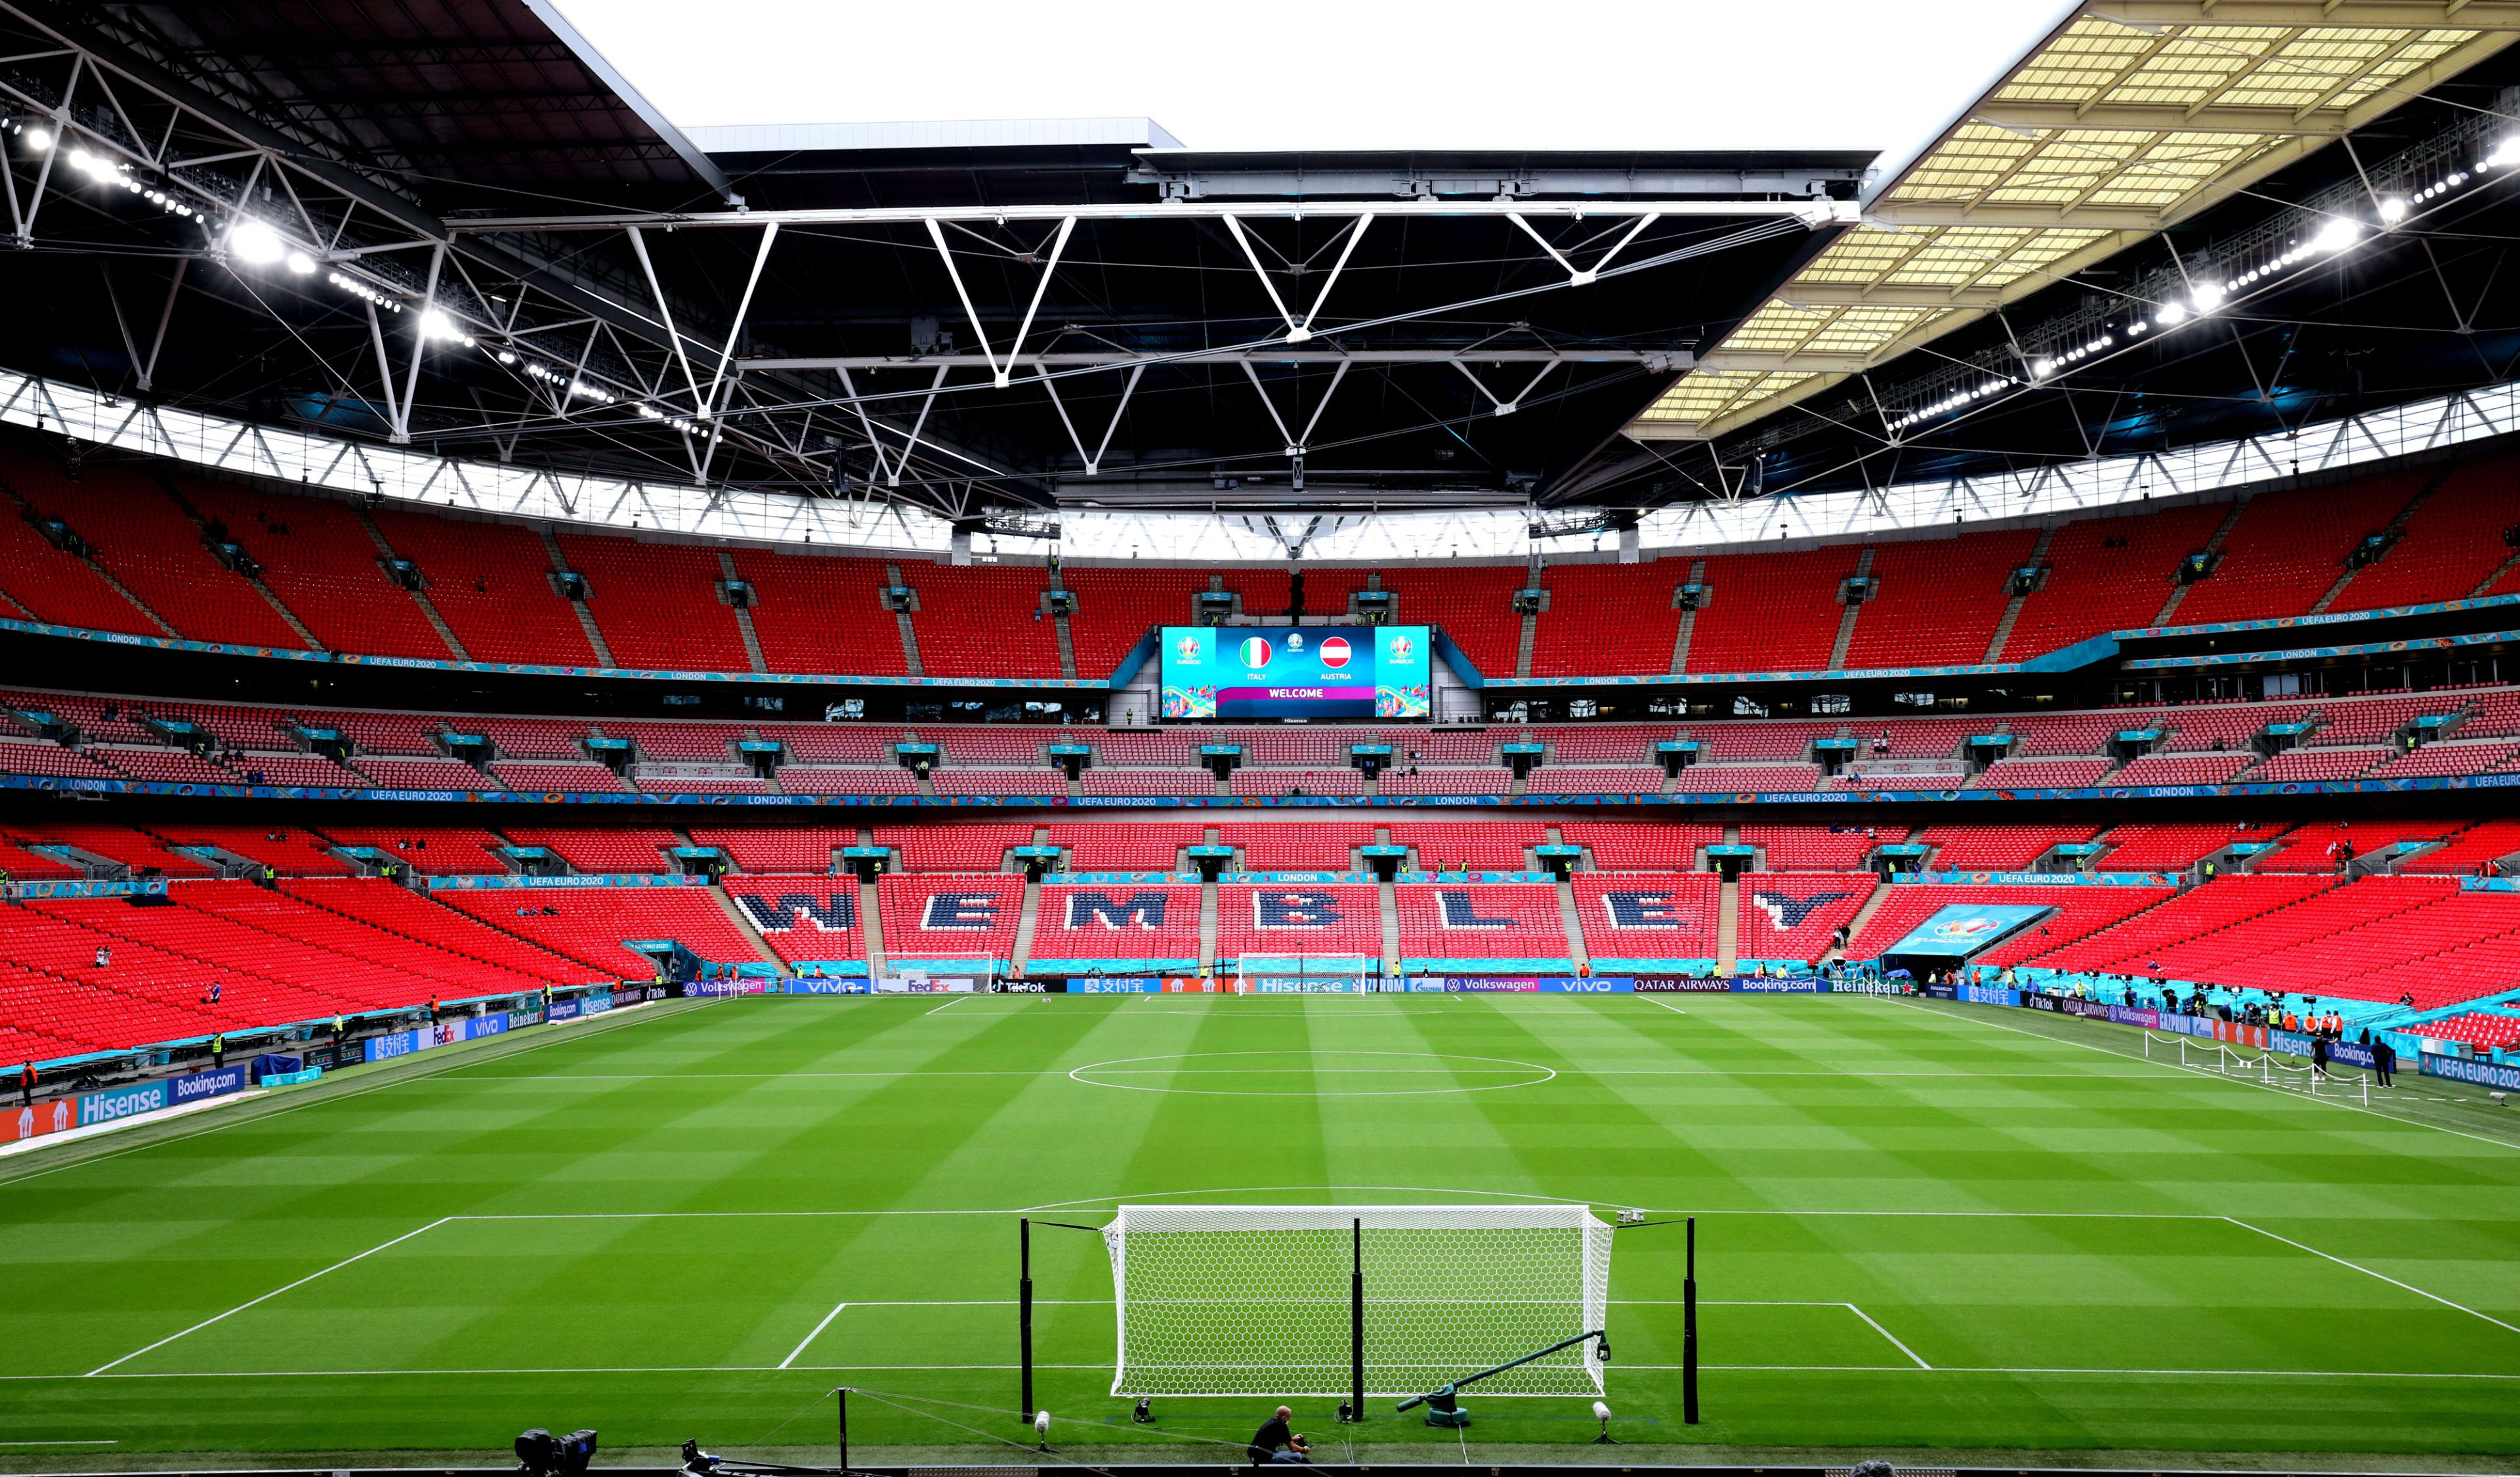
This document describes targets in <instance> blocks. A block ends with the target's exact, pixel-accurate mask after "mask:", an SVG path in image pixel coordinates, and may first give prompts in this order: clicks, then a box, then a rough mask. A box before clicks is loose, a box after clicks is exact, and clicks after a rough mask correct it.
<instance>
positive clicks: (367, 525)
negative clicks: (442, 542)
mask: <svg viewBox="0 0 2520 1477" xmlns="http://www.w3.org/2000/svg"><path fill="white" fill-rule="evenodd" d="M349 508H350V516H351V517H352V518H353V519H355V520H357V521H358V525H359V531H361V532H363V533H365V534H367V535H368V542H370V543H371V544H374V545H375V546H376V550H377V557H378V558H380V559H400V558H401V557H402V556H401V555H400V554H397V553H395V552H394V546H393V543H392V542H391V541H390V540H389V539H387V538H386V537H385V531H384V530H382V529H381V528H379V527H377V521H376V519H374V518H372V517H370V516H369V514H368V510H367V509H365V508H363V507H361V506H359V505H358V504H357V503H355V502H353V503H351V504H350V505H349ZM407 593H409V594H410V596H411V603H412V604H414V605H416V606H419V607H420V613H421V614H422V615H424V616H426V617H427V618H428V623H429V624H430V625H433V626H435V627H436V628H437V639H439V640H440V641H443V642H445V643H446V650H447V653H448V654H449V655H450V656H452V657H454V658H455V660H456V661H458V662H470V661H472V653H471V652H469V651H466V650H465V649H464V643H463V642H461V641H459V640H457V639H456V638H455V627H453V626H451V625H449V624H447V623H446V618H445V617H444V616H442V615H440V614H438V610H437V602H436V601H434V600H431V599H429V598H428V592H427V590H411V591H408V592H407Z"/></svg>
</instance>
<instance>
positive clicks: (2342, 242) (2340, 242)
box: [2310, 219, 2363, 254]
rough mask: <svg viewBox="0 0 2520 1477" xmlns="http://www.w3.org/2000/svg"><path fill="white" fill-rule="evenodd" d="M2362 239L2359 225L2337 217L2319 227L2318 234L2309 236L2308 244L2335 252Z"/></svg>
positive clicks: (2331, 252) (2328, 251)
mask: <svg viewBox="0 0 2520 1477" xmlns="http://www.w3.org/2000/svg"><path fill="white" fill-rule="evenodd" d="M2362 239H2363V228H2362V227H2361V226H2358V225H2356V224H2355V223H2354V222H2352V221H2350V220H2344V219H2337V220H2331V221H2329V222H2328V223H2327V224H2325V225H2323V226H2321V227H2319V228H2318V235H2316V236H2313V237H2312V238H2310V244H2311V245H2312V246H2313V247H2315V248H2317V249H2318V250H2319V251H2322V252H2326V253H2329V254H2335V253H2337V252H2342V251H2344V250H2345V249H2346V248H2348V247H2351V246H2352V245H2354V243H2356V242H2358V241H2361V240H2362Z"/></svg>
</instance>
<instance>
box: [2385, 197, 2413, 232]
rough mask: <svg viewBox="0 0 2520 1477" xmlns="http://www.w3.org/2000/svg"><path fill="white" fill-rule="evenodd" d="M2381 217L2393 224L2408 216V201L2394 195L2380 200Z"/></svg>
mask: <svg viewBox="0 0 2520 1477" xmlns="http://www.w3.org/2000/svg"><path fill="white" fill-rule="evenodd" d="M2380 218H2381V219H2382V220H2384V221H2386V222H2388V223H2389V224H2391V225H2396V224H2397V223H2398V222H2399V221H2402V220H2404V219H2406V218H2407V203H2406V202H2405V201H2403V200H2400V199H2399V198H2398V197H2397V196H2395V195H2392V196H2390V197H2389V198H2388V199H2386V200H2384V201H2382V202H2380Z"/></svg>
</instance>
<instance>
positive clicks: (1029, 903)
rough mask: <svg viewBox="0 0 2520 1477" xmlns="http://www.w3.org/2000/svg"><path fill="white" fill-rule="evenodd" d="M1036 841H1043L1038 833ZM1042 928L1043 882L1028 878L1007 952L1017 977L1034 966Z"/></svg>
mask: <svg viewBox="0 0 2520 1477" xmlns="http://www.w3.org/2000/svg"><path fill="white" fill-rule="evenodd" d="M1034 839H1035V840H1036V841H1039V840H1040V839H1041V838H1040V834H1039V833H1036V834H1035V837H1034ZM1040 927H1041V882H1040V880H1039V879H1038V878H1033V877H1026V878H1025V879H1024V890H1023V908H1022V910H1021V911H1020V912H1018V913H1016V914H1015V944H1014V947H1013V948H1012V949H1009V950H1008V951H1007V957H1008V958H1009V959H1010V960H1011V961H1012V964H1013V967H1014V972H1015V973H1016V974H1017V975H1021V974H1022V973H1023V972H1024V971H1025V970H1026V969H1028V968H1030V967H1031V965H1032V941H1033V937H1034V933H1035V931H1036V930H1038V929H1039V928H1040Z"/></svg>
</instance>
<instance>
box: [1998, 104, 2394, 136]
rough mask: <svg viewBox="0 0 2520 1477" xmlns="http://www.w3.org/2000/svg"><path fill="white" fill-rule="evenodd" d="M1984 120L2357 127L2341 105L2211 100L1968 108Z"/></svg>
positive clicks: (2026, 125)
mask: <svg viewBox="0 0 2520 1477" xmlns="http://www.w3.org/2000/svg"><path fill="white" fill-rule="evenodd" d="M1969 116H1970V117H1973V118H1975V119H1977V120H1978V121H1979V122H1981V123H1987V124H1990V125H1992V126H1994V127H1997V128H2008V129H2013V130H2015V131H2019V130H2024V129H2032V128H2040V129H2047V128H2055V129H2063V130H2072V129H2078V128H2089V129H2108V130H2112V131H2116V132H2121V133H2244V134H2255V135H2257V136H2259V137H2262V138H2267V137H2278V136H2282V135H2287V134H2308V135H2312V136H2314V137H2318V138H2341V137H2343V136H2344V134H2345V132H2346V130H2347V129H2349V128H2351V127H2352V126H2353V123H2352V120H2351V119H2350V117H2349V116H2348V115H2347V112H2346V110H2345V109H2342V108H2318V109H2314V110H2312V111H2311V112H2308V113H2302V112H2298V111H2296V110H2294V109H2290V108H2255V107H2241V106H2237V105H2234V104H2228V103H2208V104H2206V105H2205V106H2204V107H2201V108H2195V109H2187V108H2182V107H2179V106H2177V105H2176V104H2168V103H2089V104H2084V105H2081V106H2077V105H2075V104H2072V103H2013V102H1991V103H1984V104H1981V105H1979V106H1978V107H1976V108H1973V109H1971V110H1970V111H1969Z"/></svg>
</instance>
